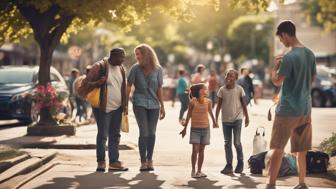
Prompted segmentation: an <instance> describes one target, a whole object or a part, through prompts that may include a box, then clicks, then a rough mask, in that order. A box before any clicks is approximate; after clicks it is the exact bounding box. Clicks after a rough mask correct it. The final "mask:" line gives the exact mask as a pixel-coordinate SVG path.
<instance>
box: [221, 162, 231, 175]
mask: <svg viewBox="0 0 336 189" xmlns="http://www.w3.org/2000/svg"><path fill="white" fill-rule="evenodd" d="M221 173H222V174H225V175H227V174H232V173H233V168H232V164H226V165H225V167H224V169H223V170H221Z"/></svg>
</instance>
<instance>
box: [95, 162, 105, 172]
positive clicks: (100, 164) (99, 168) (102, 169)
mask: <svg viewBox="0 0 336 189" xmlns="http://www.w3.org/2000/svg"><path fill="white" fill-rule="evenodd" d="M105 168H106V163H105V161H100V162H98V165H97V169H96V171H97V172H105Z"/></svg>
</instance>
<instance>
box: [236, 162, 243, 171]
mask: <svg viewBox="0 0 336 189" xmlns="http://www.w3.org/2000/svg"><path fill="white" fill-rule="evenodd" d="M243 170H244V162H243V161H238V164H237V167H236V169H235V171H234V172H235V173H242V172H243Z"/></svg>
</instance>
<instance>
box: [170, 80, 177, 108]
mask: <svg viewBox="0 0 336 189" xmlns="http://www.w3.org/2000/svg"><path fill="white" fill-rule="evenodd" d="M176 90H177V74H174V77H173V78H172V79H171V83H170V95H171V96H170V100H171V101H172V104H171V106H172V107H174V105H175V100H176V94H177V91H176Z"/></svg>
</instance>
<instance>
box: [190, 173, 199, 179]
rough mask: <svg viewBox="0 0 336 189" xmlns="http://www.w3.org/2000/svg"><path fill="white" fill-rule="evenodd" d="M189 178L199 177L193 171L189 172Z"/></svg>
mask: <svg viewBox="0 0 336 189" xmlns="http://www.w3.org/2000/svg"><path fill="white" fill-rule="evenodd" d="M191 177H192V178H200V177H199V175H197V174H196V172H195V171H191Z"/></svg>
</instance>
